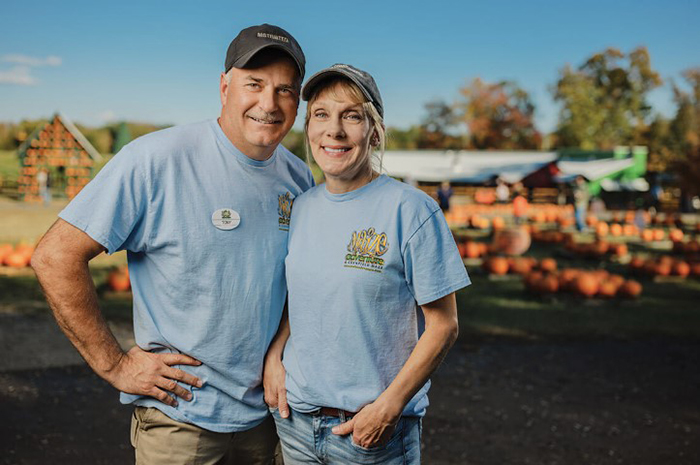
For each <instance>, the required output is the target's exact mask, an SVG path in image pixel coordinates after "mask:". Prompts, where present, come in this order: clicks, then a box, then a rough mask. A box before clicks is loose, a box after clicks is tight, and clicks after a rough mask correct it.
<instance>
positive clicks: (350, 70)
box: [301, 63, 384, 118]
mask: <svg viewBox="0 0 700 465" xmlns="http://www.w3.org/2000/svg"><path fill="white" fill-rule="evenodd" d="M331 76H343V77H346V78H348V79H350V80H351V81H352V82H354V83H355V84H357V87H359V88H360V90H361V91H362V93H363V94H364V96H365V97H366V98H367V100H369V101H370V103H372V105H374V108H376V109H377V112H378V113H379V115H380V116H381V117H382V118H384V104H383V103H382V96H381V95H380V94H379V87H377V83H376V82H374V78H373V77H372V76H371V75H370V74H369V73H368V72H366V71H362V70H361V69H357V68H355V67H354V66H351V65H344V64H342V63H336V64H334V65H333V66H330V67H328V68H326V69H322V70H321V71H319V72H318V73H316V74H314V75H313V76H311V77H310V78H309V80H308V81H306V84H304V87H302V89H301V98H302V99H304V101H307V102H308V101H309V98H310V97H311V95H312V94H313V91H314V88H315V87H316V86H317V85H318V84H319V83H320V82H321V81H323V80H324V79H327V78H329V77H331Z"/></svg>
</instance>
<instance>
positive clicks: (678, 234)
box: [668, 228, 683, 242]
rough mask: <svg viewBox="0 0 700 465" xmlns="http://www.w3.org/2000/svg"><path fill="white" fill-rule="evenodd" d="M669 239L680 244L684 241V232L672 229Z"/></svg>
mask: <svg viewBox="0 0 700 465" xmlns="http://www.w3.org/2000/svg"><path fill="white" fill-rule="evenodd" d="M668 237H669V238H670V239H671V240H672V241H673V242H680V241H682V240H683V231H681V230H680V229H678V228H674V229H671V230H670V231H669V232H668Z"/></svg>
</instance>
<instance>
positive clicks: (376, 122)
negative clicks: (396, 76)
mask: <svg viewBox="0 0 700 465" xmlns="http://www.w3.org/2000/svg"><path fill="white" fill-rule="evenodd" d="M324 90H327V91H328V94H329V96H330V97H331V98H333V99H340V98H341V93H343V92H345V94H346V95H348V96H349V97H350V100H351V101H352V102H353V103H359V104H362V109H363V110H364V112H365V117H367V118H369V120H370V124H371V126H372V132H373V135H372V136H371V137H370V141H372V140H373V139H374V134H376V137H377V139H378V140H377V142H378V143H377V144H376V146H377V150H376V151H374V150H372V144H370V146H369V147H368V148H367V150H369V151H370V163H371V166H372V168H373V169H374V170H376V171H377V172H378V173H381V172H382V161H383V159H384V149H385V147H386V129H385V128H384V120H383V119H382V117H381V115H380V114H379V112H378V111H377V109H376V108H375V106H374V105H373V104H372V103H371V102H370V101H368V100H367V97H365V95H364V94H363V93H362V91H361V90H360V88H359V87H357V84H355V83H354V82H352V81H351V80H349V79H347V78H344V77H342V76H337V77H336V76H333V77H330V78H328V79H324V80H323V81H322V82H321V83H319V84H318V85H317V86H316V87H315V88H314V90H313V93H312V94H311V96H310V97H309V100H308V102H307V104H306V121H305V123H304V135H305V136H304V138H305V141H306V161H307V163H309V164H310V163H311V159H312V156H311V144H310V143H309V131H308V129H309V120H310V119H311V106H312V105H313V103H314V101H315V100H316V99H317V98H318V96H319V94H320V93H321V92H323V91H324ZM375 140H376V139H375ZM377 152H378V153H377Z"/></svg>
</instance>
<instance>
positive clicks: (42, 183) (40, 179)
mask: <svg viewBox="0 0 700 465" xmlns="http://www.w3.org/2000/svg"><path fill="white" fill-rule="evenodd" d="M36 182H37V184H39V195H40V196H41V198H42V200H43V201H44V205H45V206H47V207H48V206H49V205H51V180H50V177H49V171H48V170H47V169H46V168H41V169H40V170H39V172H38V173H37V174H36Z"/></svg>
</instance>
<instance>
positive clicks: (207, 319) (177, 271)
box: [59, 120, 313, 432]
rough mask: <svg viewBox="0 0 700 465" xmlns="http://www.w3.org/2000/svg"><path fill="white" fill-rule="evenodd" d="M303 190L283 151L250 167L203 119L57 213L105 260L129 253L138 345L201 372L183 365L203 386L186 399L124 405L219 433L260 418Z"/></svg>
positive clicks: (306, 176) (144, 141)
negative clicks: (175, 356) (179, 358)
mask: <svg viewBox="0 0 700 465" xmlns="http://www.w3.org/2000/svg"><path fill="white" fill-rule="evenodd" d="M312 185H313V178H312V177H311V172H310V171H309V169H308V168H307V167H306V165H305V164H304V163H303V162H302V161H301V160H300V159H298V158H297V157H296V156H294V155H293V154H292V153H290V152H289V151H287V150H286V149H285V148H283V147H281V146H280V147H278V148H277V149H276V150H275V152H274V153H273V155H272V156H271V157H270V158H268V159H267V160H265V161H255V160H252V159H251V158H249V157H247V156H246V155H244V154H243V153H241V152H240V151H238V150H237V149H236V148H235V146H234V145H233V144H232V143H231V142H230V141H229V139H228V138H227V137H226V135H225V134H224V133H223V131H222V130H221V128H220V127H219V124H218V123H217V121H216V120H211V121H206V122H202V123H196V124H190V125H185V126H178V127H174V128H170V129H166V130H163V131H158V132H156V133H152V134H149V135H146V136H144V137H141V138H139V139H137V140H136V141H134V142H132V143H130V144H129V145H127V146H126V147H124V149H122V150H121V151H120V152H119V153H118V154H117V155H116V156H115V157H114V158H113V159H112V160H111V161H110V162H109V163H108V164H107V165H106V166H105V167H104V168H103V169H102V170H101V171H100V173H99V174H98V175H97V176H96V177H95V179H94V180H93V181H92V182H90V183H89V184H88V185H87V186H86V187H85V188H84V189H83V190H82V191H81V192H80V194H79V195H78V196H77V197H76V198H75V199H74V200H73V201H72V202H71V203H70V204H69V205H68V206H67V207H66V208H65V210H63V211H62V212H61V213H60V215H59V216H60V217H61V218H63V219H64V220H65V221H67V222H69V223H71V224H72V225H74V226H76V227H78V228H79V229H81V230H83V231H85V232H86V233H87V234H88V235H89V236H90V237H92V238H93V239H94V240H96V241H97V242H99V243H100V244H102V245H103V246H104V247H105V248H106V249H107V251H108V253H114V252H116V251H118V250H127V251H128V261H129V272H130V275H131V283H132V289H133V296H134V331H135V336H136V343H137V344H138V345H139V346H140V347H141V348H143V349H145V350H150V351H153V352H182V353H185V354H187V355H190V356H192V357H194V358H196V359H198V360H200V361H201V362H202V365H201V366H197V367H194V366H181V367H180V368H182V369H183V370H185V371H187V372H189V373H192V374H193V375H196V376H198V377H200V378H201V379H202V380H203V381H204V382H205V384H204V386H203V387H202V388H201V389H196V388H195V389H191V388H190V387H189V386H185V387H186V388H187V389H191V390H192V393H193V395H194V398H193V400H192V401H190V402H187V401H185V400H182V399H178V407H177V408H172V407H169V406H167V405H165V404H162V403H160V402H159V401H157V400H155V399H153V398H149V397H138V396H133V395H127V394H123V393H122V397H121V400H122V402H123V403H135V404H137V405H143V406H150V407H156V408H158V409H160V410H162V411H163V412H164V413H165V414H167V415H168V416H170V417H171V418H174V419H176V420H179V421H184V422H188V423H194V424H196V425H198V426H201V427H203V428H206V429H209V430H212V431H218V432H230V431H241V430H247V429H249V428H252V427H253V426H255V425H257V424H258V423H260V422H261V421H262V420H263V419H264V418H265V416H266V415H267V408H266V406H265V404H264V402H263V390H262V386H261V379H262V365H263V359H264V356H265V352H266V351H267V348H268V345H269V343H270V341H271V340H272V338H273V336H274V334H275V332H276V331H277V327H278V324H279V321H280V318H281V314H282V309H283V306H284V301H285V297H286V282H285V274H284V257H285V255H286V253H287V240H288V237H287V236H288V234H289V218H290V211H291V204H292V201H293V200H294V198H295V197H297V196H298V195H299V194H301V193H302V192H303V191H305V190H307V189H308V188H309V187H311V186H312ZM238 220H239V221H238Z"/></svg>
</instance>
